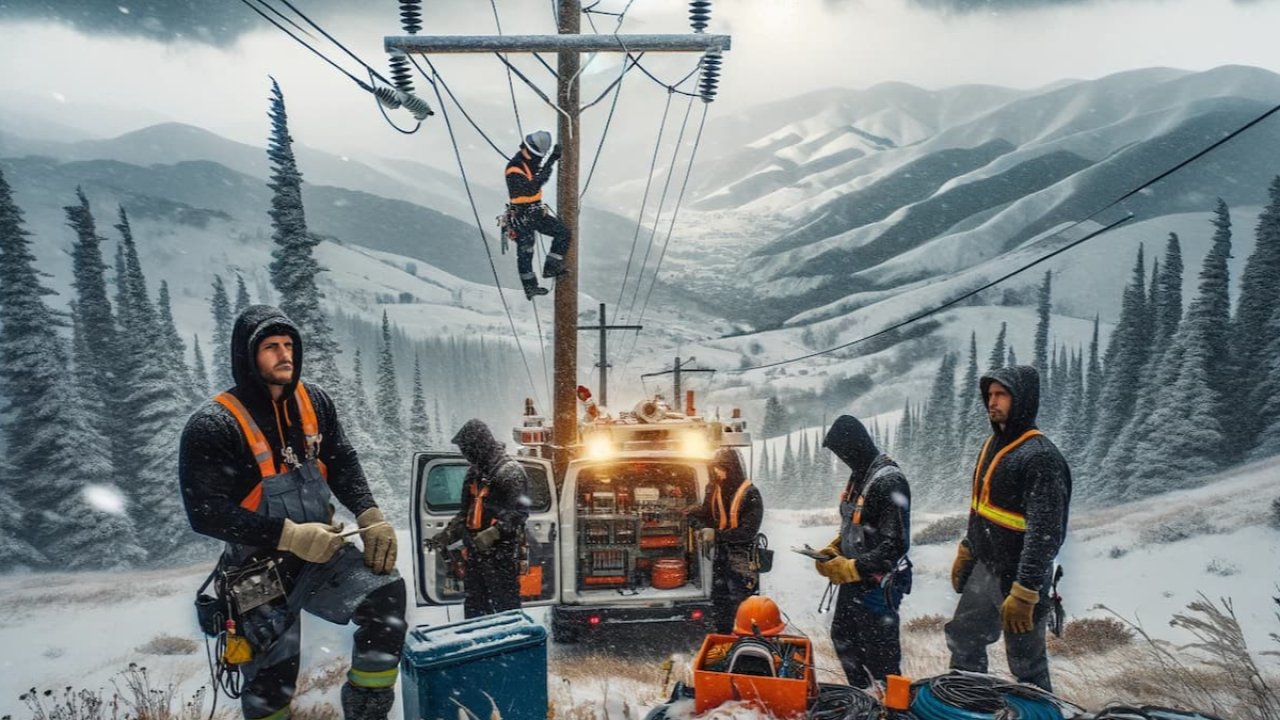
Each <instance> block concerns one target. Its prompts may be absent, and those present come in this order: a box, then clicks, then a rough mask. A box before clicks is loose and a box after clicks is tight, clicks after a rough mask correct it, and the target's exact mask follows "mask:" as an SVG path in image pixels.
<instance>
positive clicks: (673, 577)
mask: <svg viewBox="0 0 1280 720" xmlns="http://www.w3.org/2000/svg"><path fill="white" fill-rule="evenodd" d="M687 579H688V575H687V574H686V570H685V564H684V560H681V559H680V558H661V559H659V560H655V561H654V562H653V571H652V572H651V573H650V583H651V584H652V585H653V586H654V587H655V588H657V589H659V590H670V589H672V588H678V587H680V586H681V585H684V584H685V581H686V580H687Z"/></svg>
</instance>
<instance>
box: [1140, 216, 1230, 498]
mask: <svg viewBox="0 0 1280 720" xmlns="http://www.w3.org/2000/svg"><path fill="white" fill-rule="evenodd" d="M1212 223H1213V225H1214V227H1215V232H1214V238H1213V246H1212V247H1211V248H1210V250H1209V254H1208V255H1207V256H1206V257H1205V259H1204V265H1203V266H1202V267H1201V270H1200V287H1199V291H1198V294H1197V296H1196V298H1195V300H1194V301H1192V303H1191V306H1190V307H1189V308H1188V309H1187V317H1186V320H1185V321H1184V322H1183V323H1182V325H1181V326H1180V327H1179V328H1178V331H1177V332H1176V333H1174V336H1173V342H1172V343H1171V344H1170V346H1169V348H1168V350H1167V351H1166V353H1165V355H1164V358H1163V360H1162V361H1161V367H1160V372H1159V376H1158V380H1157V387H1158V388H1159V389H1160V390H1159V392H1160V394H1159V396H1158V397H1157V399H1156V402H1155V405H1154V409H1153V411H1152V413H1151V415H1150V416H1149V417H1147V418H1143V421H1144V422H1146V423H1148V424H1149V425H1150V427H1151V428H1153V429H1154V430H1153V431H1152V432H1150V433H1146V434H1143V435H1141V437H1143V438H1144V439H1142V440H1140V441H1139V442H1138V443H1137V447H1136V448H1135V454H1136V455H1137V456H1138V457H1140V458H1142V462H1140V463H1135V464H1134V466H1133V475H1132V477H1131V478H1130V481H1129V482H1127V483H1125V484H1123V485H1122V486H1117V487H1116V488H1115V489H1116V490H1121V491H1123V492H1122V494H1121V496H1122V497H1125V498H1133V497H1142V496H1144V495H1150V494H1154V493H1157V492H1163V491H1165V490H1168V489H1171V488H1173V487H1177V486H1180V485H1185V484H1186V483H1187V481H1188V480H1191V479H1194V478H1198V477H1201V476H1203V475H1205V474H1208V473H1211V472H1213V471H1215V470H1217V469H1218V468H1220V467H1221V466H1222V465H1223V457H1222V452H1221V451H1222V447H1223V443H1224V442H1225V441H1226V434H1227V433H1226V430H1227V427H1228V426H1227V425H1225V424H1224V423H1223V422H1222V417H1223V416H1222V409H1223V408H1224V407H1225V404H1226V403H1225V393H1224V390H1225V387H1224V386H1221V385H1216V384H1215V383H1214V378H1215V375H1217V374H1221V373H1222V371H1223V368H1224V367H1225V365H1226V360H1227V357H1228V356H1227V351H1226V347H1227V346H1226V332H1227V328H1228V323H1229V322H1230V302H1229V299H1228V298H1229V296H1228V285H1229V280H1230V277H1229V272H1228V267H1227V262H1228V260H1229V258H1230V257H1231V218H1230V214H1229V212H1228V209H1227V205H1226V203H1224V202H1223V201H1221V200H1219V201H1218V206H1217V208H1215V210H1214V219H1213V221H1212Z"/></svg>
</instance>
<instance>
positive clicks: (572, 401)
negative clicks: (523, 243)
mask: <svg viewBox="0 0 1280 720" xmlns="http://www.w3.org/2000/svg"><path fill="white" fill-rule="evenodd" d="M695 5H699V4H698V3H695ZM556 8H557V11H558V17H557V25H558V27H557V30H558V34H557V35H498V36H493V35H417V34H413V33H415V32H416V28H412V29H411V28H406V32H409V33H411V34H409V35H400V36H387V37H385V38H383V47H384V48H385V49H386V51H387V52H388V53H391V54H392V55H393V56H394V55H396V54H402V53H416V54H421V55H427V54H435V53H537V52H555V53H556V54H557V55H558V60H559V62H558V64H557V78H556V82H557V91H556V104H557V105H558V106H559V108H558V109H559V113H558V114H559V116H560V119H559V128H558V129H559V138H558V139H559V141H560V148H561V155H560V168H559V177H558V178H557V181H556V209H557V211H558V213H559V216H560V220H561V221H562V222H564V224H565V226H566V227H568V228H569V232H570V234H571V237H572V242H571V244H570V245H569V251H568V252H567V253H565V258H564V264H565V267H566V268H567V269H568V271H569V272H568V274H567V275H566V276H563V277H561V278H560V279H559V280H557V281H556V294H555V371H554V373H553V376H554V386H555V387H554V388H553V391H552V392H553V403H552V405H553V415H552V422H553V427H554V432H555V436H554V438H553V442H554V443H555V446H556V455H555V464H556V468H557V470H558V471H559V470H563V469H564V466H565V465H566V464H568V461H569V458H568V453H567V449H568V448H569V447H570V446H572V445H574V444H576V443H577V441H578V437H577V427H578V400H577V395H576V390H577V385H578V333H577V332H576V331H574V330H571V328H574V327H575V326H576V325H577V322H578V243H579V240H580V235H579V233H578V210H579V184H578V169H579V165H580V158H581V146H580V143H581V135H580V134H579V125H580V124H579V116H580V114H581V108H580V106H579V89H580V86H579V80H580V78H579V70H580V68H581V66H582V63H581V53H594V52H615V53H624V54H626V55H627V56H632V55H633V54H636V55H638V54H645V53H655V52H696V53H702V54H703V56H704V58H705V60H704V66H703V67H704V70H705V69H706V68H708V67H710V68H711V69H712V70H714V71H715V73H718V70H719V65H720V56H721V54H722V53H723V52H725V51H727V50H729V48H730V45H731V38H730V37H729V36H728V35H709V34H705V33H703V32H702V29H703V28H705V27H706V24H707V20H708V19H709V14H708V10H709V3H703V4H701V5H699V7H698V8H697V9H696V10H695V11H694V12H691V13H690V19H691V22H692V23H693V26H694V30H695V32H693V33H689V34H683V35H618V34H604V33H601V34H590V35H582V34H580V33H581V29H582V3H581V1H580V0H558V2H557V4H556ZM623 62H624V63H625V62H626V59H624V60H623ZM708 76H711V77H708ZM717 82H718V78H716V77H714V74H713V73H712V72H711V71H708V72H704V79H703V83H702V85H703V90H702V92H701V94H702V99H703V101H704V102H710V101H711V100H712V99H713V97H714V95H715V86H716V83H717ZM514 151H515V148H514V147H513V148H512V152H514ZM499 171H500V168H494V176H495V177H496V176H497V175H498V173H499ZM601 324H603V320H601ZM602 399H603V393H602ZM676 402H677V403H678V402H679V400H678V399H677V401H676Z"/></svg>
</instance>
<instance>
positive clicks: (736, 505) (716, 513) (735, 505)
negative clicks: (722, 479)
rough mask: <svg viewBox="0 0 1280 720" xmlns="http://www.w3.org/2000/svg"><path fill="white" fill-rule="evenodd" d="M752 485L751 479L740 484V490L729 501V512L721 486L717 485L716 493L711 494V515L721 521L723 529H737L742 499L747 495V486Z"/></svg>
mask: <svg viewBox="0 0 1280 720" xmlns="http://www.w3.org/2000/svg"><path fill="white" fill-rule="evenodd" d="M749 487H751V481H750V480H743V481H742V484H741V485H739V486H738V491H737V492H735V493H734V494H733V500H732V501H730V503H729V512H727V513H726V512H725V509H724V494H723V493H721V491H720V486H719V485H716V490H715V493H714V494H713V495H712V496H711V515H712V519H713V520H719V521H720V529H721V530H736V529H737V528H738V511H739V510H741V509H742V499H743V498H745V497H746V496H747V488H749Z"/></svg>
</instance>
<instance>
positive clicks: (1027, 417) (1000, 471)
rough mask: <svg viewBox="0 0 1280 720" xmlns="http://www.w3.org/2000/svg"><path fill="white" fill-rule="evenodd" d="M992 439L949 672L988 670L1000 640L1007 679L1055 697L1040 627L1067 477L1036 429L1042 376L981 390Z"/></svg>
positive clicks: (981, 458) (955, 582)
mask: <svg viewBox="0 0 1280 720" xmlns="http://www.w3.org/2000/svg"><path fill="white" fill-rule="evenodd" d="M979 389H980V390H981V392H982V399H983V401H984V402H985V403H986V406H987V415H988V417H989V418H990V420H991V429H992V434H991V436H990V437H989V438H987V440H986V442H985V443H983V446H982V451H981V452H980V453H979V454H978V462H977V465H976V467H975V468H974V473H973V495H972V498H971V500H970V504H969V528H968V531H967V532H966V533H965V537H964V539H963V540H961V541H960V547H959V548H958V549H957V551H956V559H955V562H954V563H953V564H952V567H951V585H952V587H953V588H954V589H955V591H956V592H958V593H961V596H960V603H959V604H958V605H957V606H956V613H955V617H953V618H952V620H951V622H949V623H947V627H946V635H947V647H948V648H949V649H950V650H951V667H953V668H956V669H959V670H971V671H975V672H986V671H987V646H988V645H990V644H991V643H993V642H995V641H996V640H997V639H998V638H999V637H1000V633H1001V630H1003V631H1004V643H1005V651H1006V654H1007V655H1008V658H1009V671H1010V672H1012V673H1013V675H1014V677H1016V678H1017V679H1018V681H1019V682H1024V683H1030V684H1032V685H1037V686H1039V687H1041V688H1044V689H1045V690H1049V691H1052V689H1053V688H1052V684H1051V683H1050V681H1049V659H1048V657H1046V655H1045V628H1046V626H1047V622H1048V616H1049V613H1050V612H1051V611H1052V607H1053V606H1052V603H1051V601H1050V599H1049V588H1050V586H1051V577H1052V573H1053V559H1054V557H1055V556H1056V555H1057V554H1058V549H1059V548H1060V547H1061V546H1062V541H1063V539H1064V538H1065V536H1066V532H1067V510H1068V506H1069V504H1070V502H1071V470H1070V469H1069V468H1068V467H1067V462H1066V460H1065V459H1063V457H1062V454H1061V453H1060V452H1058V448H1056V447H1054V444H1053V443H1052V442H1050V441H1049V438H1047V437H1045V436H1044V434H1043V433H1041V432H1040V431H1039V430H1037V429H1036V412H1037V411H1038V410H1039V406H1040V375H1039V373H1037V372H1036V369H1035V368H1033V367H1030V366H1027V365H1015V366H1012V367H1007V368H1001V369H999V370H993V371H992V372H990V373H988V374H986V375H984V376H983V377H982V379H981V381H980V382H979Z"/></svg>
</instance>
